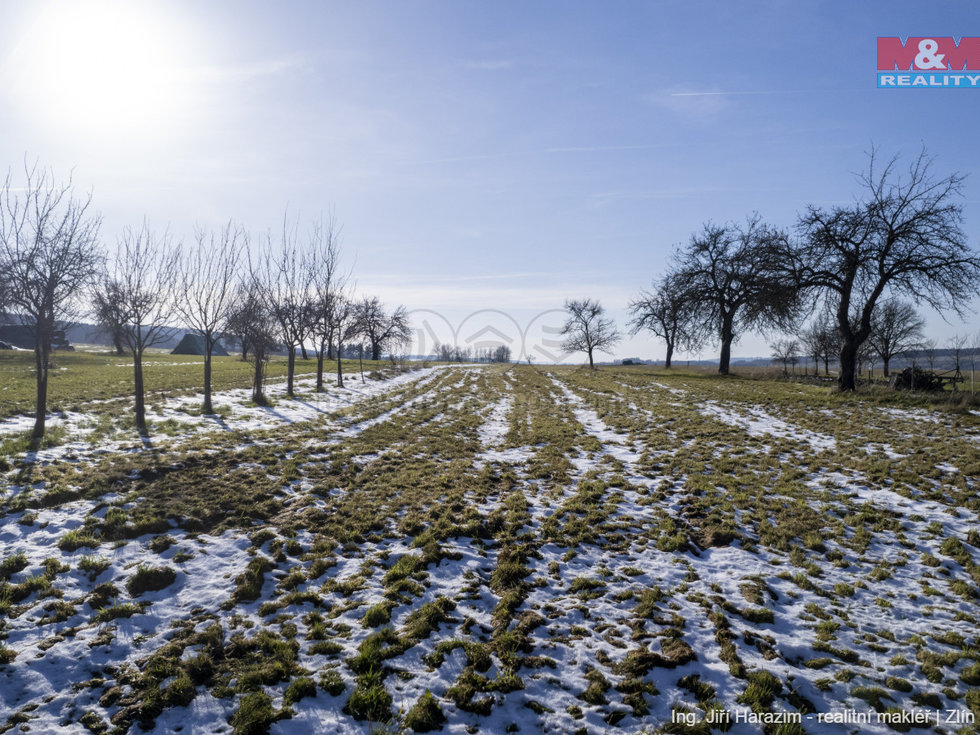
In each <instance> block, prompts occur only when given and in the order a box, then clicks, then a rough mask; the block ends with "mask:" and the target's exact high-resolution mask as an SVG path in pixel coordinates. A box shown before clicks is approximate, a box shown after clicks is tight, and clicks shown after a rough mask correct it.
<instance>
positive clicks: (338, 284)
mask: <svg viewBox="0 0 980 735" xmlns="http://www.w3.org/2000/svg"><path fill="white" fill-rule="evenodd" d="M311 244H312V248H311V254H310V258H311V265H310V272H311V279H310V296H309V300H308V302H307V303H308V306H307V309H308V313H309V317H308V321H309V324H310V338H311V339H312V340H313V350H314V352H315V354H316V390H317V392H320V391H322V390H323V364H324V360H325V359H329V358H330V357H331V353H332V345H333V339H334V334H335V333H336V331H337V328H336V324H335V323H334V317H335V316H336V315H337V310H338V307H339V304H338V303H337V300H338V299H339V298H341V296H342V293H343V291H344V289H345V287H346V285H347V280H348V275H347V274H346V273H343V272H341V268H340V229H339V228H338V227H337V225H336V224H335V223H334V220H333V218H332V217H331V218H330V219H328V220H327V221H326V222H324V221H322V220H321V221H320V222H317V223H316V224H315V225H314V227H313V231H312V234H311Z"/></svg>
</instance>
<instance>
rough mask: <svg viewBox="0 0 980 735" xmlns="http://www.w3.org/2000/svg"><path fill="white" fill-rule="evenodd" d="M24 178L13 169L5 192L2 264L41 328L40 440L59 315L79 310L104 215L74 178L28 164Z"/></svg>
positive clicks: (10, 291)
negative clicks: (60, 178) (62, 178)
mask: <svg viewBox="0 0 980 735" xmlns="http://www.w3.org/2000/svg"><path fill="white" fill-rule="evenodd" d="M24 168H25V182H24V183H23V185H21V186H17V185H15V182H14V180H13V178H12V177H11V175H10V174H9V173H8V174H7V177H6V179H5V181H4V184H3V191H2V194H0V197H2V200H0V272H2V273H3V274H4V275H5V279H4V280H5V284H6V288H5V289H4V290H5V292H6V295H5V300H6V301H7V303H8V305H9V307H11V308H12V309H14V310H15V311H16V312H17V315H18V318H20V319H21V320H22V321H23V322H24V323H25V324H27V325H29V326H30V327H31V328H32V329H33V331H34V368H35V379H36V388H37V391H36V402H35V406H34V429H33V431H32V432H31V437H32V439H33V440H34V441H37V440H39V439H41V438H42V437H43V436H44V426H45V418H46V416H47V408H48V369H49V366H50V358H51V342H52V339H53V337H54V333H55V330H56V329H57V323H58V322H59V321H63V320H65V319H68V318H69V317H70V316H72V315H74V314H76V313H78V310H79V309H80V302H79V297H80V296H81V294H82V292H83V290H84V288H85V287H86V286H87V285H88V284H89V283H91V281H92V280H93V278H94V277H95V275H96V273H97V272H98V269H99V266H100V263H101V261H102V257H103V256H102V254H101V252H100V250H99V243H98V234H99V226H100V223H101V220H100V218H99V216H98V215H97V214H95V213H91V212H89V206H90V204H91V201H92V198H91V195H89V196H87V197H84V198H78V197H76V196H75V194H74V190H73V186H72V181H71V179H70V178H69V179H68V181H67V182H65V183H57V182H55V180H54V175H53V174H51V173H50V172H47V171H44V170H39V169H38V167H37V165H36V164H35V165H34V166H33V167H31V166H25V167H24Z"/></svg>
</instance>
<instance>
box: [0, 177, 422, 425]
mask: <svg viewBox="0 0 980 735" xmlns="http://www.w3.org/2000/svg"><path fill="white" fill-rule="evenodd" d="M100 227H101V218H100V217H99V215H98V214H97V213H95V212H94V211H93V210H92V208H91V196H90V195H78V194H77V193H76V192H75V188H74V185H73V182H72V181H71V179H68V180H66V181H63V182H59V181H57V180H56V179H55V177H54V176H53V174H52V173H50V172H49V171H46V170H44V169H42V168H40V167H39V166H37V165H36V164H35V165H33V166H32V165H26V166H25V175H24V177H23V180H22V181H17V180H15V178H14V177H13V175H12V174H10V173H8V174H7V176H6V178H5V180H4V182H3V186H2V189H0V312H8V313H11V314H13V315H14V316H15V318H17V319H18V320H19V321H20V322H21V323H23V324H25V325H27V326H29V327H30V328H31V329H32V331H33V334H34V339H35V344H34V356H35V373H36V383H37V396H36V402H35V422H34V428H33V430H32V438H33V439H34V440H39V439H41V438H42V437H43V436H44V431H45V418H46V413H47V387H48V372H49V367H50V357H51V350H52V340H53V338H54V335H55V333H56V331H57V325H58V324H59V323H64V322H65V321H68V320H71V319H78V318H81V317H82V316H85V315H89V316H91V317H92V318H94V319H95V320H96V321H97V322H98V323H99V324H100V325H102V327H103V328H104V329H105V331H106V332H107V334H108V335H109V337H110V339H111V341H112V343H113V345H114V347H115V349H116V350H117V351H118V352H120V353H124V352H125V353H128V354H129V355H131V356H132V358H133V392H134V399H135V403H134V414H135V421H136V426H137V429H138V430H139V432H140V433H141V434H144V435H145V434H146V433H147V425H146V409H145V401H144V393H145V389H144V381H143V358H144V355H145V353H146V350H147V349H149V348H151V347H153V346H156V345H159V344H160V343H161V342H162V341H163V340H164V339H165V338H166V337H167V336H168V335H169V334H170V333H171V330H172V328H173V327H174V326H181V327H186V328H187V329H189V330H190V331H191V332H193V333H195V334H197V335H199V336H200V338H201V340H202V343H203V346H204V375H203V393H204V400H203V410H204V412H205V413H212V412H213V404H212V381H211V366H212V357H213V354H214V350H215V347H216V346H217V344H218V341H219V340H220V339H221V338H222V337H227V336H228V335H234V337H235V338H236V339H237V341H238V343H239V344H240V345H241V353H242V357H243V359H244V358H247V359H250V360H251V361H252V362H253V364H254V373H253V381H252V398H253V400H254V401H256V402H257V403H264V402H265V400H266V399H265V395H264V392H263V383H264V371H265V363H266V361H267V359H268V357H269V354H270V353H271V352H273V351H276V350H278V349H284V350H285V351H286V354H287V363H288V367H287V377H286V392H287V395H288V396H290V397H292V396H293V395H294V389H295V363H296V355H297V352H299V353H301V354H302V356H303V357H304V358H306V357H307V356H308V350H309V349H312V350H313V352H314V353H315V356H316V360H317V375H316V388H317V390H318V391H321V390H323V389H324V371H325V366H326V363H327V362H329V361H332V360H336V369H337V385H338V386H341V387H342V386H343V379H344V378H343V367H342V364H341V356H342V355H343V354H344V346H345V345H349V344H350V343H352V342H356V343H360V344H364V345H366V347H367V352H368V357H370V358H371V359H373V360H379V359H381V357H382V356H383V355H384V354H386V353H393V352H394V351H395V350H397V349H398V348H399V347H400V346H401V345H402V344H404V343H406V342H407V341H408V339H409V337H410V336H411V332H410V325H409V319H408V313H407V311H406V310H405V308H404V307H402V306H398V307H395V308H394V309H389V308H388V307H386V306H385V305H384V304H383V303H382V302H381V301H380V300H379V299H378V298H377V297H374V296H362V297H359V298H358V297H356V296H355V294H354V288H353V284H352V281H351V279H350V273H349V272H346V271H344V270H343V269H342V267H341V264H340V254H341V249H340V237H339V234H340V233H339V228H338V227H337V225H336V224H335V222H334V221H333V220H332V219H328V220H326V221H323V220H321V221H317V222H314V223H313V224H312V225H311V226H310V227H309V229H308V230H307V231H306V232H304V233H302V235H301V233H300V230H299V224H298V222H297V221H295V220H293V221H291V220H290V219H289V218H288V217H284V218H283V223H282V227H281V228H280V229H278V230H277V231H276V232H275V233H273V232H272V231H270V232H268V233H267V234H266V235H265V236H264V237H262V238H258V239H254V240H253V238H251V237H250V236H249V235H248V233H247V232H246V231H245V230H244V229H243V228H242V227H241V226H240V225H236V224H234V223H229V224H227V225H225V226H224V227H222V228H219V229H209V228H198V229H197V230H196V231H195V233H194V238H193V241H192V242H191V243H189V244H188V245H187V246H186V247H185V246H184V245H183V244H182V243H181V242H179V241H178V240H176V239H175V238H174V237H172V236H171V235H170V233H168V232H166V231H162V232H161V231H158V230H155V229H154V228H152V227H151V226H150V224H149V222H147V221H144V222H143V223H141V224H140V226H139V227H136V228H127V229H126V230H124V231H123V232H122V233H121V234H120V235H119V237H118V238H117V240H116V247H115V249H114V250H112V251H111V252H107V251H106V250H105V249H104V248H103V246H102V241H101V239H100V233H99V231H100Z"/></svg>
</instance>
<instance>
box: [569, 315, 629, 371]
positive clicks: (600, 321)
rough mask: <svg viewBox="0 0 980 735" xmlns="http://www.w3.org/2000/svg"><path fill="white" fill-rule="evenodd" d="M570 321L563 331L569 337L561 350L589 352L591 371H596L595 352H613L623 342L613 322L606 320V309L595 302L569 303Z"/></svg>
mask: <svg viewBox="0 0 980 735" xmlns="http://www.w3.org/2000/svg"><path fill="white" fill-rule="evenodd" d="M565 311H566V312H568V318H567V319H566V320H565V323H564V325H562V328H561V334H562V336H564V337H565V340H564V341H563V342H562V345H561V348H562V350H564V351H565V352H585V353H586V354H587V355H588V356H589V368H590V369H595V362H594V361H593V352H594V351H595V350H599V351H600V352H609V351H610V350H611V348H612V347H614V346H615V345H616V343H617V342H619V340H620V335H619V332H618V331H616V326H615V324H613V321H612V319H606V318H605V317H603V314H604V313H605V309H603V308H602V306H601V305H600V304H599V302H598V301H595V300H593V299H578V300H576V299H569V300H568V301H566V302H565Z"/></svg>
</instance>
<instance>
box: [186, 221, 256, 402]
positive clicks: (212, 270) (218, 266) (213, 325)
mask: <svg viewBox="0 0 980 735" xmlns="http://www.w3.org/2000/svg"><path fill="white" fill-rule="evenodd" d="M194 240H195V247H194V249H193V250H191V251H189V252H188V253H187V254H186V256H185V257H183V258H181V263H180V286H181V292H182V293H181V294H180V298H178V299H177V300H176V308H177V313H178V314H179V315H180V317H181V318H182V319H183V320H184V322H186V324H187V326H189V327H190V328H191V329H193V330H194V331H195V332H197V334H198V335H200V337H201V341H202V342H203V347H204V413H206V414H210V413H213V412H214V409H213V407H212V405H211V357H212V355H213V353H214V348H215V346H216V345H217V344H218V340H219V339H220V338H221V335H222V333H223V332H224V331H225V330H226V329H227V327H228V323H229V320H230V319H231V317H232V315H233V312H234V308H235V297H236V286H237V284H238V283H239V281H240V277H239V264H240V261H241V251H242V248H243V247H244V246H246V245H247V241H246V237H245V233H244V231H243V230H242V229H241V228H240V227H237V226H235V225H233V224H232V223H231V222H229V223H228V224H227V225H225V226H224V228H223V229H221V230H219V231H217V232H215V231H213V230H211V231H208V230H204V229H202V228H198V229H197V231H196V232H195V233H194Z"/></svg>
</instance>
